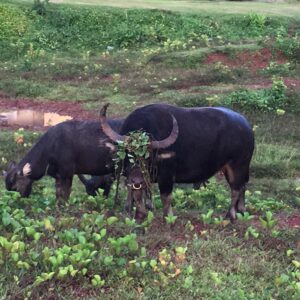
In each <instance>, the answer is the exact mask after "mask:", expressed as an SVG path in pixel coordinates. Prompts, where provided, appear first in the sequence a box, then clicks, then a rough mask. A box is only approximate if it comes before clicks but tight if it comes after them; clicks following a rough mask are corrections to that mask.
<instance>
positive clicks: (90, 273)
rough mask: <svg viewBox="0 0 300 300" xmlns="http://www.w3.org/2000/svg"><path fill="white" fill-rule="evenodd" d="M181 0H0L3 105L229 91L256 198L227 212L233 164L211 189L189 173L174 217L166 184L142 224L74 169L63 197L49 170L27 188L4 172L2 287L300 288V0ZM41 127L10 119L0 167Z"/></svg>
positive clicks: (264, 292) (122, 110) (198, 98)
mask: <svg viewBox="0 0 300 300" xmlns="http://www.w3.org/2000/svg"><path fill="white" fill-rule="evenodd" d="M133 2H134V1H132V3H133ZM101 3H104V1H101ZM168 3H169V2H168ZM174 3H175V2H174ZM174 3H173V2H172V4H174ZM179 3H180V1H176V7H175V6H172V7H175V8H176V9H174V10H176V11H178V10H179V11H180V12H176V11H175V12H174V11H164V10H158V9H156V10H146V9H145V10H144V9H126V10H125V9H119V8H109V7H105V8H103V7H96V6H93V7H90V6H88V5H87V6H76V5H72V6H69V5H63V4H61V3H59V4H54V3H51V1H50V4H49V5H46V6H45V5H44V4H43V1H42V4H40V5H37V6H35V9H34V10H32V3H31V2H30V1H7V3H6V4H0V24H1V26H0V46H1V53H0V59H1V65H0V69H1V72H0V79H1V80H0V90H1V97H0V98H1V99H0V104H1V109H2V110H5V109H10V108H13V107H15V108H21V107H24V105H26V107H27V108H30V107H31V108H38V109H42V110H43V111H45V110H50V111H53V110H55V111H63V112H64V114H69V115H71V116H73V117H74V118H80V117H82V118H92V117H95V118H97V115H98V110H99V107H100V106H101V105H103V104H104V103H106V102H110V103H112V108H111V110H110V113H111V115H114V116H125V115H126V114H127V113H129V112H130V111H131V110H132V109H134V108H135V107H137V106H139V105H144V104H147V103H153V102H168V103H173V104H177V105H180V106H208V105H209V106H214V105H222V106H227V107H231V108H233V109H235V110H237V111H240V112H242V113H243V114H245V115H246V116H247V118H248V119H249V120H250V122H251V123H252V125H253V128H254V130H255V136H256V149H255V154H254V157H253V162H252V167H251V180H250V182H249V185H248V191H247V193H246V198H247V208H248V212H249V214H245V215H244V216H239V220H238V221H237V222H236V223H235V224H229V223H228V222H227V220H224V219H223V216H224V214H225V212H226V209H227V208H228V204H229V192H228V188H227V186H226V184H225V182H224V179H221V180H215V179H212V180H211V182H210V184H209V185H208V187H207V188H206V189H201V190H199V191H193V190H192V189H191V187H189V186H179V187H176V189H175V190H174V193H173V194H174V200H173V206H174V207H175V214H176V216H177V219H175V218H174V219H168V220H166V221H165V220H163V219H162V217H161V203H160V200H159V197H158V193H155V195H154V201H155V206H156V210H155V211H154V215H152V214H151V213H149V215H148V218H147V220H146V221H145V223H144V224H142V225H141V226H138V225H137V224H135V222H134V221H133V220H131V219H129V218H126V216H125V214H124V212H123V207H119V208H118V209H117V211H116V212H115V215H114V216H113V215H112V212H111V209H112V206H113V194H114V191H113V192H112V195H111V197H110V198H109V199H104V198H103V197H101V196H97V197H95V198H93V197H89V196H87V195H86V194H85V193H84V190H83V187H82V186H81V184H80V183H79V181H78V180H77V178H76V179H75V180H74V184H73V193H72V196H71V198H70V200H69V201H68V202H67V203H66V204H65V207H63V208H60V209H57V208H56V203H55V198H54V194H55V193H54V189H53V185H54V184H53V180H52V179H50V178H44V179H42V180H41V181H39V182H37V183H36V184H35V187H34V191H33V193H32V196H31V197H30V198H29V199H21V198H20V197H19V195H18V194H16V193H12V192H7V191H5V188H4V184H3V183H2V184H1V186H0V206H1V209H0V269H1V272H0V273H1V275H0V297H2V298H3V299H9V298H11V299H24V298H26V297H27V298H29V299H30V298H31V299H38V298H41V299H70V298H73V299H77V298H83V299H99V298H103V299H137V298H138V299H140V298H143V299H154V298H155V299H174V298H179V299H271V298H273V299H298V298H299V296H300V283H299V277H300V275H299V273H300V270H299V265H300V262H299V260H300V258H299V251H300V248H299V247H300V244H299V242H300V236H299V235H300V234H299V225H300V224H299V223H300V222H299V204H300V194H299V193H300V192H299V186H300V181H299V177H300V152H299V149H300V139H299V137H300V118H299V114H300V98H299V90H300V73H299V70H300V69H299V58H300V46H299V45H300V42H299V33H300V19H299V17H298V14H294V15H293V17H288V16H287V15H286V14H285V13H283V14H281V12H284V11H285V10H284V9H288V10H290V9H292V10H293V11H294V12H297V9H298V8H299V5H298V4H296V3H295V4H284V5H283V6H276V5H277V4H276V5H275V4H274V5H273V4H270V3H268V11H269V12H272V14H269V13H264V12H262V10H261V9H262V8H264V7H265V6H266V3H265V4H260V5H261V6H259V8H258V9H260V10H257V12H256V13H254V12H249V11H245V6H244V5H243V4H242V3H241V4H236V3H234V4H229V3H222V4H220V5H219V6H220V7H221V8H222V12H225V11H226V10H227V9H228V7H229V6H230V5H233V6H234V8H235V9H236V8H237V11H235V12H234V13H233V11H232V10H231V12H230V13H228V14H227V13H226V14H225V13H222V14H220V13H218V12H219V11H216V10H214V9H213V10H212V9H211V8H210V7H214V5H215V4H214V3H211V4H209V3H208V4H205V5H206V7H207V10H205V11H198V10H197V9H195V10H194V13H193V14H191V13H189V14H186V13H185V12H184V10H185V9H184V8H181V7H180V6H179ZM182 3H183V2H182ZM184 3H186V2H184ZM114 4H116V5H120V3H119V2H118V3H117V2H114ZM134 4H135V3H134ZM151 4H152V5H154V4H153V2H152V3H151ZM159 4H163V5H166V4H165V2H164V1H158V2H155V5H157V7H158V8H159V6H158V5H159ZM144 5H146V4H145V3H144ZM188 5H191V3H189V4H188ZM195 5H196V4H195ZM198 5H200V4H198V3H197V7H198ZM201 5H202V3H201ZM255 5H257V3H255ZM178 7H179V9H177V8H178ZM279 7H280V9H279ZM219 9H220V8H219ZM290 16H292V15H290ZM40 134H41V132H33V131H32V128H25V129H21V130H18V129H16V128H9V127H8V128H3V127H2V128H1V131H0V141H1V143H0V158H1V161H0V168H1V169H2V170H3V169H5V167H6V166H7V163H8V162H9V161H10V160H13V159H14V160H18V159H20V158H21V157H22V156H23V155H24V154H25V153H26V151H27V150H28V149H29V148H30V147H31V145H32V143H34V141H36V140H37V138H38V136H40ZM125 197H126V195H125V191H122V192H121V198H122V199H123V198H124V199H125ZM166 223H167V224H166ZM142 232H144V233H142Z"/></svg>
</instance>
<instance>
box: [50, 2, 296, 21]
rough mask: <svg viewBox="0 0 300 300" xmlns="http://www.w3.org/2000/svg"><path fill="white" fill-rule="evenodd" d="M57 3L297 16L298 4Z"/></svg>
mask: <svg viewBox="0 0 300 300" xmlns="http://www.w3.org/2000/svg"><path fill="white" fill-rule="evenodd" d="M53 2H54V3H57V4H79V5H95V6H98V5H99V6H111V7H122V8H147V9H165V10H172V11H180V12H186V13H191V11H192V12H193V13H195V12H196V13H209V14H224V13H225V14H247V13H253V12H255V13H260V14H264V15H276V16H286V17H294V18H299V14H300V5H299V4H298V3H292V4H289V3H276V5H272V6H270V4H269V3H259V2H248V1H245V2H240V3H235V2H224V1H223V2H222V1H220V2H217V3H214V2H207V1H169V0H152V1H140V0H130V1H126V2H124V1H120V0H112V1H111V0H110V1H105V0H84V1H76V0H75V1H73V0H72V1H71V0H54V1H53Z"/></svg>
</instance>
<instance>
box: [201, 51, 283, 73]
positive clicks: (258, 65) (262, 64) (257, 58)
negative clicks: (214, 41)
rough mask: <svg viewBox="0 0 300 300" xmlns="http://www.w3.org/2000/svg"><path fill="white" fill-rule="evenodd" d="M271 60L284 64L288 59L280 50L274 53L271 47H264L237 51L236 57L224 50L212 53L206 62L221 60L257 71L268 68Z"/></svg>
mask: <svg viewBox="0 0 300 300" xmlns="http://www.w3.org/2000/svg"><path fill="white" fill-rule="evenodd" d="M271 61H275V62H277V63H278V64H284V63H286V62H287V59H286V58H285V57H284V55H283V54H282V53H280V52H277V53H276V54H275V55H274V54H273V53H272V52H271V51H270V50H269V49H265V48H264V49H261V50H259V51H255V52H253V51H243V52H240V53H237V55H236V56H235V57H230V56H229V55H228V54H226V53H222V52H216V53H211V54H209V55H208V56H207V58H206V61H205V63H207V64H214V63H217V62H221V63H222V64H224V65H226V66H228V67H232V68H234V67H243V68H247V69H249V70H250V71H251V72H253V73H256V72H257V71H258V70H261V69H263V68H266V67H267V66H268V65H269V63H270V62H271Z"/></svg>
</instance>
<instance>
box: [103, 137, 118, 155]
mask: <svg viewBox="0 0 300 300" xmlns="http://www.w3.org/2000/svg"><path fill="white" fill-rule="evenodd" d="M99 146H100V147H105V148H108V149H109V152H111V153H115V152H117V147H116V145H114V144H113V143H111V142H110V141H109V139H107V138H104V139H100V141H99Z"/></svg>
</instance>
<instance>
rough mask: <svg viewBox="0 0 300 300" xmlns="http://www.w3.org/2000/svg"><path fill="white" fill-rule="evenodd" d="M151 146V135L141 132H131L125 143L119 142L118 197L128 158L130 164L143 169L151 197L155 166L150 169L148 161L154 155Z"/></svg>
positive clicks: (117, 160) (116, 167) (117, 157)
mask: <svg viewBox="0 0 300 300" xmlns="http://www.w3.org/2000/svg"><path fill="white" fill-rule="evenodd" d="M149 145H150V137H149V135H148V134H147V133H146V132H144V131H141V130H137V131H132V132H130V133H129V134H128V136H127V137H126V139H125V141H119V142H118V143H117V152H116V155H115V158H114V162H115V172H116V179H117V190H116V197H117V194H118V187H119V179H120V176H121V174H122V173H123V171H124V161H125V158H126V156H127V158H128V160H129V163H130V164H132V165H133V166H138V167H139V168H140V169H141V172H142V174H143V179H144V181H145V184H146V192H147V193H148V194H149V195H150V196H151V173H153V172H152V171H153V164H151V169H149V168H148V163H147V160H148V159H149V158H151V154H152V153H151V148H150V147H149Z"/></svg>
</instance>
